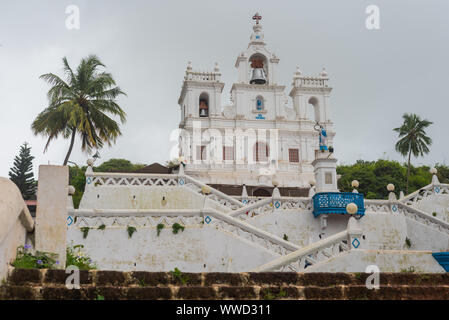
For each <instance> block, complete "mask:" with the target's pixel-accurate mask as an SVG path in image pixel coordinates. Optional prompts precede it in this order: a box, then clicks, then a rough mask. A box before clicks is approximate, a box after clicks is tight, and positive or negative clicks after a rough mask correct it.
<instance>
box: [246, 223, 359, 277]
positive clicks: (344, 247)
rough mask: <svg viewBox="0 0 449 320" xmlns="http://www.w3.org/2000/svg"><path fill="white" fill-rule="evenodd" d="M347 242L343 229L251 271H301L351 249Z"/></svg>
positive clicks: (348, 239)
mask: <svg viewBox="0 0 449 320" xmlns="http://www.w3.org/2000/svg"><path fill="white" fill-rule="evenodd" d="M349 242H350V236H349V232H348V231H347V230H345V231H342V232H340V233H337V234H335V235H332V236H330V237H329V238H326V239H323V240H320V241H317V242H315V243H312V244H310V245H308V246H306V247H304V248H301V249H299V250H297V251H294V252H292V253H290V254H288V255H285V256H282V257H280V258H278V259H275V260H273V261H270V262H268V263H266V264H264V265H262V266H260V267H258V268H256V269H254V270H252V271H253V272H266V271H284V272H303V271H304V270H305V269H306V268H308V267H310V266H313V265H315V264H317V263H319V262H324V261H326V260H329V259H330V258H332V257H335V256H337V255H339V254H341V253H343V252H348V251H349V250H351V247H350V245H349V244H348V243H349Z"/></svg>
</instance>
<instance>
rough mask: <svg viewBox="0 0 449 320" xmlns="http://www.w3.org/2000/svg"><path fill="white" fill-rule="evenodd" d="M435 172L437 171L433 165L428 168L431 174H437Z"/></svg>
mask: <svg viewBox="0 0 449 320" xmlns="http://www.w3.org/2000/svg"><path fill="white" fill-rule="evenodd" d="M437 172H438V170H437V169H436V168H435V167H434V168H432V169H430V173H431V174H437Z"/></svg>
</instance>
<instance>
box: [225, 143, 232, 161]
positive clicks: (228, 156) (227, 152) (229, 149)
mask: <svg viewBox="0 0 449 320" xmlns="http://www.w3.org/2000/svg"><path fill="white" fill-rule="evenodd" d="M223 160H234V147H226V146H224V147H223Z"/></svg>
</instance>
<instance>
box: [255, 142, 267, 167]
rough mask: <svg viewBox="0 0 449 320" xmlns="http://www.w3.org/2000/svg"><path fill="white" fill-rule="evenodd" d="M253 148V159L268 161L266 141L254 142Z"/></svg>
mask: <svg viewBox="0 0 449 320" xmlns="http://www.w3.org/2000/svg"><path fill="white" fill-rule="evenodd" d="M254 149H255V150H254V159H255V161H256V162H267V161H268V145H267V144H266V143H263V142H256V144H255V148H254Z"/></svg>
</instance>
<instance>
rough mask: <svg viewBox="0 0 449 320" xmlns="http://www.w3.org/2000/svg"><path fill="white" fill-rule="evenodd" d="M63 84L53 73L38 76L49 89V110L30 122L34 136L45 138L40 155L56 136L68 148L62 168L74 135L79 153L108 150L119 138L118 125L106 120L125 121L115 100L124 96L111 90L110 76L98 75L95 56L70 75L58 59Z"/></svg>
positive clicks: (102, 72) (65, 60)
mask: <svg viewBox="0 0 449 320" xmlns="http://www.w3.org/2000/svg"><path fill="white" fill-rule="evenodd" d="M62 62H63V66H64V73H65V77H66V81H64V80H63V79H62V78H60V77H59V76H57V75H55V74H53V73H47V74H44V75H42V76H40V78H41V79H43V80H45V81H47V82H48V83H49V84H50V85H51V86H52V87H51V88H50V90H49V91H48V94H47V96H48V100H49V106H48V107H47V108H46V109H45V110H44V111H42V112H41V113H40V114H39V115H38V116H37V118H36V119H35V120H34V122H33V124H32V126H31V128H32V130H33V133H34V134H35V135H43V136H45V137H48V140H47V144H46V146H45V149H44V152H45V151H46V150H47V148H48V146H49V144H50V142H51V141H52V140H53V139H56V138H58V137H59V136H60V135H61V136H62V137H63V138H65V139H68V138H70V145H69V149H68V151H67V154H66V156H65V159H64V162H63V165H66V164H67V162H68V160H69V158H70V154H71V152H72V149H73V144H74V143H75V137H76V135H77V134H78V135H79V136H80V138H81V149H82V150H83V151H86V152H90V151H91V149H92V148H96V149H100V148H102V147H103V144H104V143H107V144H108V145H109V146H110V145H112V143H115V141H116V138H117V137H118V136H120V135H121V131H120V126H119V123H118V122H116V121H115V120H114V119H112V118H111V117H109V116H108V114H110V115H112V116H118V117H119V118H120V122H121V123H124V122H125V121H126V113H125V112H124V111H123V110H122V108H121V107H120V106H119V105H118V104H117V102H116V99H117V98H118V97H119V96H120V95H122V94H123V95H125V93H124V92H123V91H122V90H121V89H120V88H119V87H118V86H115V81H114V79H113V78H112V75H111V74H110V73H107V72H104V71H99V70H98V69H99V68H100V67H105V65H104V64H103V63H101V62H100V60H99V59H98V58H97V57H96V56H95V55H90V56H88V57H87V58H83V59H82V60H81V62H80V64H79V66H78V68H77V69H76V71H75V72H74V71H73V70H72V69H71V67H70V65H69V63H68V61H67V58H65V57H64V58H63V59H62Z"/></svg>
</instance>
